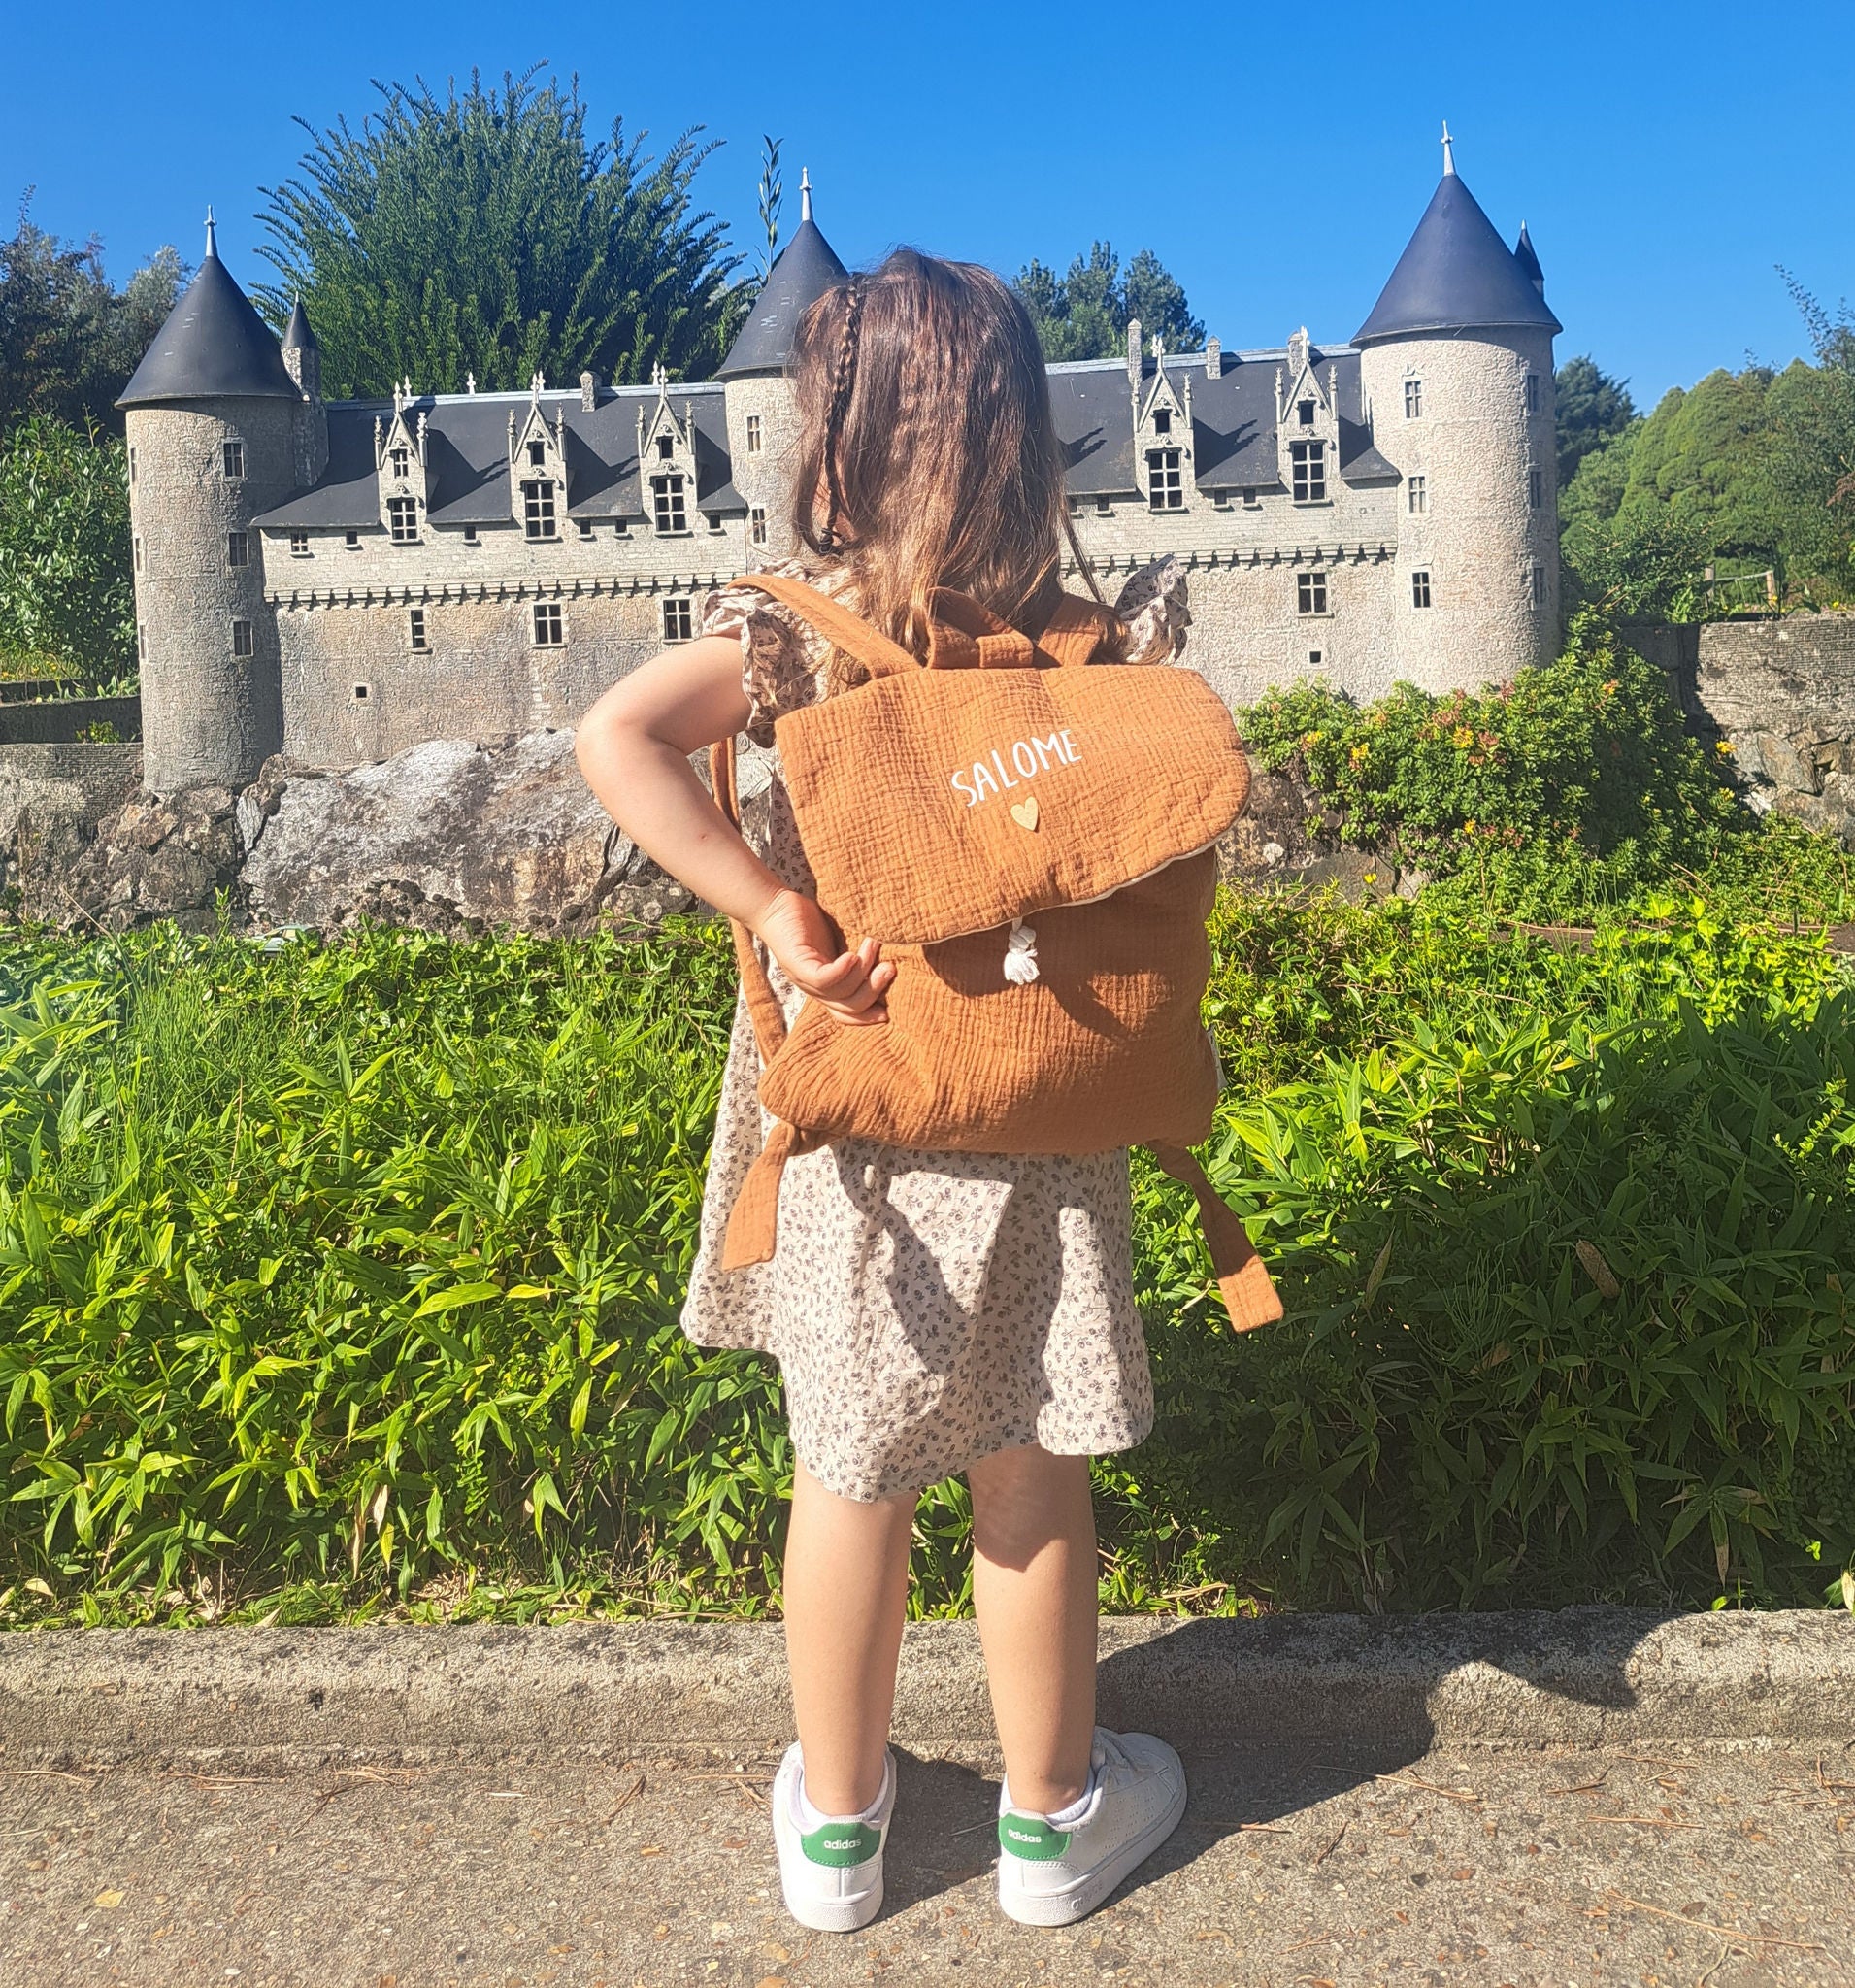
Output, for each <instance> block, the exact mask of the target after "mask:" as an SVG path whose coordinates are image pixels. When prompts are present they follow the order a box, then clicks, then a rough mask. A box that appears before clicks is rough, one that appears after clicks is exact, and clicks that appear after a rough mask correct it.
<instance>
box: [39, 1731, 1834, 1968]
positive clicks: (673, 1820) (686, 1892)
mask: <svg viewBox="0 0 1855 1988" xmlns="http://www.w3.org/2000/svg"><path fill="white" fill-rule="evenodd" d="M1187 1766H1188V1768H1189V1769H1190V1771H1191V1773H1192V1776H1193V1791H1194V1792H1193V1802H1192V1806H1191V1808H1190V1810H1189V1812H1188V1814H1187V1817H1186V1820H1185V1822H1184V1824H1183V1825H1182V1826H1181V1828H1180V1829H1179V1831H1178V1834H1177V1835H1176V1837H1175V1838H1174V1839H1173V1841H1172V1843H1171V1844H1170V1845H1169V1846H1168V1847H1167V1849H1166V1850H1165V1851H1163V1852H1162V1853H1161V1855H1160V1856H1159V1857H1158V1858H1156V1859H1155V1860H1154V1861H1153V1863H1152V1864H1151V1865H1149V1866H1148V1867H1147V1870H1146V1871H1145V1872H1143V1873H1141V1875H1140V1877H1139V1878H1137V1879H1136V1881H1135V1882H1134V1883H1133V1884H1132V1885H1130V1886H1129V1887H1127V1888H1126V1889H1124V1890H1123V1891H1122V1892H1121V1893H1120V1894H1119V1895H1118V1896H1117V1897H1116V1899H1115V1900H1114V1901H1112V1902H1111V1903H1110V1905H1109V1906H1108V1907H1107V1908H1106V1909H1105V1910H1104V1911H1103V1912H1102V1913H1100V1914H1099V1915H1098V1916H1097V1917H1096V1918H1094V1919H1093V1920H1090V1921H1087V1922H1085V1923H1084V1924H1083V1925H1081V1926H1080V1927H1077V1928H1075V1929H1072V1930H1070V1931H1067V1932H1060V1933H1040V1932H1034V1931H1030V1930H1026V1929H1021V1928H1017V1927H1012V1926H1010V1925H1009V1924H1008V1923H1007V1922H1006V1921H1005V1920H1003V1919H1001V1918H1000V1917H999V1915H998V1913H997V1911H996V1908H995V1906H994V1905H993V1903H992V1898H991V1888H990V1880H989V1867H990V1862H991V1850H990V1840H991V1823H992V1811H993V1806H994V1804H995V1802H996V1799H997V1785H996V1782H995V1781H993V1780H992V1779H990V1778H989V1777H987V1776H984V1775H982V1774H980V1773H977V1772H975V1771H973V1770H971V1769H968V1768H963V1767H958V1766H952V1765H948V1764H946V1763H944V1762H925V1761H920V1760H914V1759H906V1760H905V1761H904V1763H903V1770H902V1781H901V1800H900V1805H899V1806H898V1809H897V1821H896V1829H895V1834H894V1838H893V1841H892V1847H891V1849H890V1852H889V1873H890V1887H889V1888H890V1904H889V1906H888V1908H887V1910H886V1911H885V1913H884V1915H883V1916H882V1918H881V1919H879V1920H878V1922H877V1924H876V1925H875V1926H874V1927H872V1928H870V1929H869V1930H868V1931H867V1932H866V1933H865V1934H862V1935H859V1936H855V1937H852V1938H837V1939H833V1938H822V1937H819V1936H813V1935H806V1934H804V1933H801V1932H800V1931H799V1930H798V1929H796V1928H795V1927H793V1926H792V1924H791V1923H790V1921H789V1920H787V1919H786V1917H785V1915H784V1913H783V1911H782V1910H781V1908H780V1906H779V1903H778V1891H777V1888H776V1885H775V1879H774V1872H773V1862H772V1852H771V1847H770V1844H769V1841H768V1832H767V1824H766V1813H765V1802H766V1789H767V1780H768V1775H769V1774H770V1773H771V1764H770V1763H768V1762H765V1761H756V1762H749V1763H747V1764H746V1765H745V1771H744V1772H742V1773H726V1772H722V1771H719V1770H705V1771H697V1770H693V1769H691V1768H689V1767H686V1766H680V1767H679V1766H677V1765H674V1764H663V1765H656V1764H651V1763H642V1764H634V1765H631V1766H627V1767H623V1768H614V1767H610V1766H586V1765H579V1766H569V1767H562V1766H560V1765H558V1764H549V1765H548V1766H547V1767H545V1768H542V1767H536V1768H525V1769H507V1770H504V1771H503V1772H502V1773H485V1772H483V1771H481V1770H468V1771H459V1770H452V1769H424V1770H381V1769H367V1770H348V1771H330V1772H326V1773H319V1774H303V1775H291V1776H283V1777H279V1778H275V1779H265V1778H243V1779H232V1778H219V1777H214V1776H210V1775H204V1774H197V1773H148V1772H139V1771H132V1770H127V1769H116V1770H111V1771H109V1772H103V1773H94V1774H81V1773H53V1772H38V1771H35V1772H30V1773H21V1772H19V1771H17V1770H16V1771H13V1772H12V1773H10V1774H8V1775H7V1776H6V1777H5V1779H4V1787H5V1791H6V1817H5V1823H4V1826H3V1827H0V1982H4V1983H5V1984H6V1988H41V1984H47V1988H50V1984H56V1988H67V1984H69V1988H90V1984H100V1983H104V1982H129V1983H137V1984H143V1988H167V1984H175V1988H182V1984H183V1988H207V1984H210V1983H227V1982H236V1983H238V1984H239V1988H260V1984H264V1988H269V1984H280V1988H281V1984H286V1983H287V1984H300V1988H451V1984H456V1988H478V1984H483V1988H518V1984H519V1988H541V1984H553V1983H558V1984H562V1988H567V1984H579V1988H597V1984H602V1983H603V1984H606V1988H636V1984H644V1988H659V1984H662V1988H676V1984H708V1983H713V1984H716V1988H775V1984H790V1988H807V1984H816V1988H829V1984H834V1983H841V1982H862V1981H872V1980H886V1981H893V1982H895V1983H897V1984H901V1983H904V1982H906V1983H909V1984H914V1983H939V1982H954V1983H974V1984H984V1988H1014V1984H1020V1983H1032V1984H1043V1983H1051V1984H1068V1983H1094V1982H1098V1981H1099V1982H1106V1981H1110V1980H1112V1981H1117V1982H1125V1983H1128V1984H1130V1988H1141V1984H1152V1988H1158V1984H1160V1983H1164V1984H1166V1988H1201V1984H1202V1988H1211V1984H1218V1983H1230V1984H1244V1988H1248V1984H1268V1988H1316V1984H1331V1988H1342V1984H1351V1983H1371V1982H1379V1981H1399V1982H1402V1981H1411V1982H1423V1983H1457V1982H1461V1983H1467V1984H1474V1988H1499V1984H1502V1983H1510V1984H1513V1988H1523V1984H1526V1988H1532V1984H1541V1988H1546V1984H1549V1988H1601V1984H1606V1983H1611V1982H1616V1983H1632V1984H1640V1988H1674V1984H1679V1988H1746V1984H1758V1988H1764V1984H1792V1983H1806V1982H1807V1983H1818V1982H1822V1983H1842V1982H1845V1981H1848V1980H1849V1979H1850V1977H1851V1975H1855V1937H1852V1936H1855V1761H1851V1758H1850V1757H1849V1756H1848V1755H1843V1756H1840V1757H1838V1758H1824V1759H1819V1758H1818V1757H1817V1756H1816V1755H1814V1754H1813V1753H1812V1754H1798V1753H1783V1752H1752V1753H1745V1752H1741V1753H1718V1752H1716V1753H1710V1754H1700V1753H1697V1754H1693V1755H1691V1756H1687V1757H1683V1755H1682V1753H1681V1752H1680V1751H1679V1750H1671V1751H1668V1752H1666V1753H1653V1754H1652V1753H1648V1752H1642V1753H1619V1752H1609V1753H1590V1752H1556V1751H1555V1752H1528V1753H1520V1752H1490V1753H1457V1754H1454V1755H1441V1754H1434V1753H1433V1754H1428V1755H1425V1756H1424V1757H1423V1758H1421V1759H1419V1760H1417V1761H1415V1762H1414V1763H1412V1764H1411V1765H1409V1766H1407V1767H1404V1768H1401V1769H1399V1770H1398V1771H1397V1772H1395V1773H1388V1774H1387V1773H1380V1774H1374V1773H1367V1772H1365V1771H1363V1770H1360V1769H1357V1768H1353V1769H1348V1768H1346V1767H1344V1766H1331V1765H1315V1764H1311V1763H1307V1762H1299V1763H1294V1764H1289V1763H1283V1762H1269V1761H1260V1762H1259V1761H1258V1760H1256V1759H1255V1758H1254V1757H1251V1758H1248V1759H1245V1760H1233V1759H1222V1760H1220V1759H1216V1758H1211V1757H1206V1756H1198V1757H1195V1758H1190V1759H1188V1761H1187Z"/></svg>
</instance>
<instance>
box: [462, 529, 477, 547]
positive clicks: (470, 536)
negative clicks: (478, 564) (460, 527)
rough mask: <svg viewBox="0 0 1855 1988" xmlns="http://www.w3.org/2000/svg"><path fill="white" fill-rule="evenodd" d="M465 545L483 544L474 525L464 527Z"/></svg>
mask: <svg viewBox="0 0 1855 1988" xmlns="http://www.w3.org/2000/svg"><path fill="white" fill-rule="evenodd" d="M464 544H465V545H467V546H476V545H480V544H481V541H480V539H479V538H478V536H477V527H476V526H475V525H474V524H467V525H466V526H465V527H464Z"/></svg>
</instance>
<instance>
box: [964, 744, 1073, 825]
mask: <svg viewBox="0 0 1855 1988" xmlns="http://www.w3.org/2000/svg"><path fill="white" fill-rule="evenodd" d="M1081 756H1082V754H1081V751H1080V749H1079V748H1078V747H1077V744H1076V741H1075V738H1074V737H1073V736H1072V735H1071V734H1070V733H1069V732H1066V731H1065V732H1052V733H1050V735H1049V736H1048V737H1047V738H1044V739H1014V740H1013V741H1012V742H1011V744H1010V746H1003V747H1000V746H995V747H994V748H993V749H992V750H991V751H990V752H989V753H988V754H987V755H986V756H985V758H983V759H976V760H975V761H974V762H973V764H972V766H971V767H970V768H968V767H964V766H963V767H960V768H958V769H956V770H955V771H954V772H953V773H951V774H949V775H948V776H947V781H948V784H949V785H950V786H951V787H952V789H953V791H954V792H955V793H956V794H958V795H960V796H962V797H963V798H964V800H965V802H966V805H967V806H968V807H969V808H977V806H978V805H979V803H980V802H981V801H983V800H984V799H985V797H986V796H987V795H988V794H991V795H994V796H996V795H999V794H1002V793H1003V792H1004V791H1005V789H1006V788H1007V787H1015V786H1021V785H1022V784H1023V782H1024V781H1025V780H1029V779H1036V778H1037V776H1038V775H1039V774H1040V773H1045V772H1047V771H1048V770H1049V769H1050V768H1051V767H1052V766H1074V765H1075V764H1076V762H1077V760H1078V759H1080V758H1081ZM1014 772H1015V773H1016V775H1017V776H1018V778H1017V779H1013V778H1012V774H1013V773H1014Z"/></svg>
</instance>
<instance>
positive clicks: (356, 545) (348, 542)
mask: <svg viewBox="0 0 1855 1988" xmlns="http://www.w3.org/2000/svg"><path fill="white" fill-rule="evenodd" d="M342 543H343V545H345V546H346V547H348V550H349V551H350V552H358V551H359V550H360V549H361V535H360V533H359V532H344V533H343V534H342Z"/></svg>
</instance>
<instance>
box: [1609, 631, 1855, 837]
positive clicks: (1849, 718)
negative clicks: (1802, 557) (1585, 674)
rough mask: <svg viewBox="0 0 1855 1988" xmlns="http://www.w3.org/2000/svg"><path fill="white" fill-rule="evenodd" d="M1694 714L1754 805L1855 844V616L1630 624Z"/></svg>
mask: <svg viewBox="0 0 1855 1988" xmlns="http://www.w3.org/2000/svg"><path fill="white" fill-rule="evenodd" d="M1625 638H1626V640H1627V641H1628V642H1629V643H1630V646H1632V647H1633V648H1635V649H1636V651H1637V652H1638V654H1640V655H1641V656H1642V657H1643V658H1644V659H1645V660H1647V661H1649V662H1652V663H1654V664H1656V665H1657V666H1658V667H1659V668H1661V669H1662V670H1663V671H1665V672H1666V673H1667V675H1668V678H1669V680H1670V683H1671V685H1672V686H1673V690H1674V693H1675V695H1676V696H1677V697H1678V698H1679V699H1680V701H1681V707H1682V709H1683V710H1684V711H1685V712H1687V715H1688V721H1689V723H1690V724H1692V725H1693V726H1694V728H1695V730H1696V731H1697V732H1699V733H1700V734H1701V736H1702V737H1703V738H1706V739H1714V740H1724V741H1725V742H1726V743H1727V744H1728V745H1729V746H1732V748H1733V762H1734V765H1735V767H1736V769H1737V771H1738V773H1739V778H1740V779H1741V781H1742V782H1743V784H1744V788H1745V798H1746V800H1747V801H1748V802H1749V803H1750V805H1751V806H1752V807H1753V808H1755V809H1757V810H1759V811H1760V812H1764V811H1765V810H1767V809H1771V808H1775V809H1777V810H1778V811H1779V812H1781V813H1785V814H1790V815H1794V816H1795V817H1796V818H1797V819H1798V820H1799V821H1802V822H1804V823H1805V825H1806V826H1808V827H1810V828H1817V829H1823V830H1826V831H1828V832H1829V833H1830V834H1833V835H1839V836H1840V837H1841V838H1842V839H1843V840H1844V841H1845V842H1847V843H1848V844H1850V845H1851V846H1855V614H1789V615H1784V616H1781V617H1780V616H1777V615H1771V616H1761V617H1760V618H1758V619H1756V620H1751V619H1748V620H1742V621H1709V622H1706V623H1705V624H1702V625H1699V626H1687V627H1671V626H1668V625H1665V624H1644V625H1641V626H1638V627H1633V628H1630V629H1627V630H1625Z"/></svg>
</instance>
